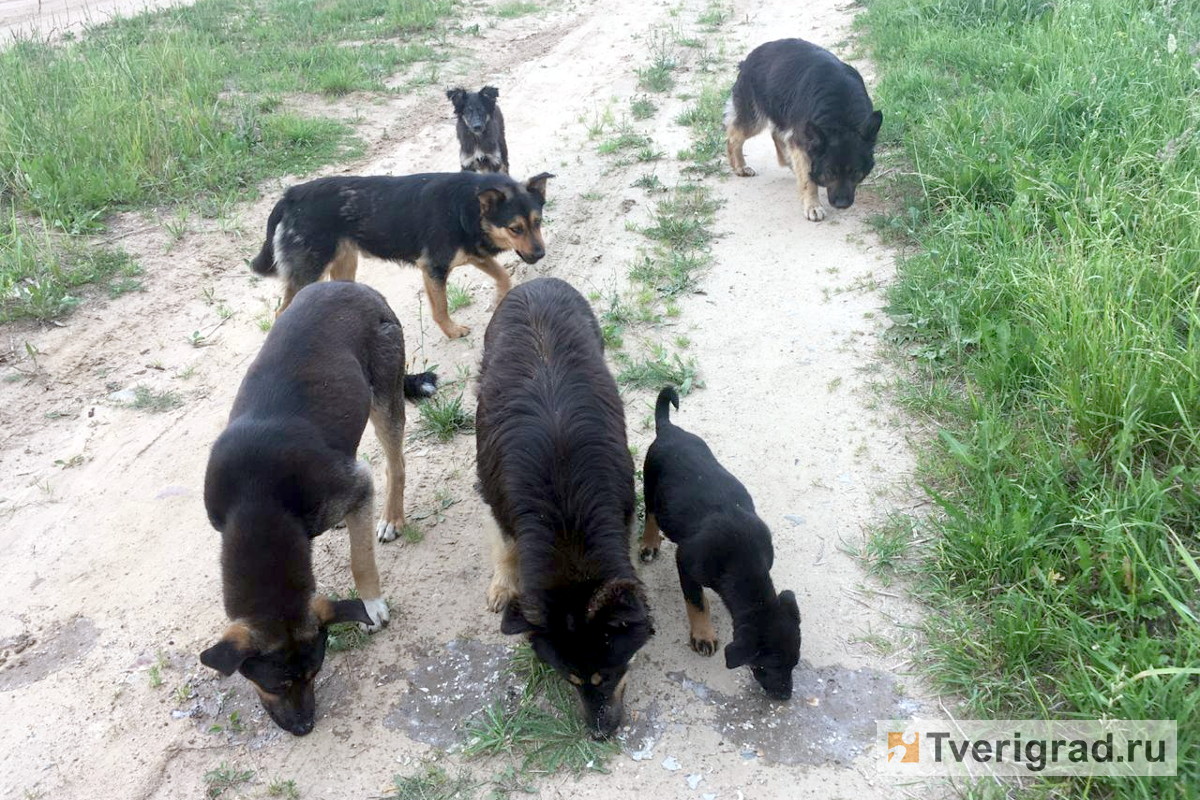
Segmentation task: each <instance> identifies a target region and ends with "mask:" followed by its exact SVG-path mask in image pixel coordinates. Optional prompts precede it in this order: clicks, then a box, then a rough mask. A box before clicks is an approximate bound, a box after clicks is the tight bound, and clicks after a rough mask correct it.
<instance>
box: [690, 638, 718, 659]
mask: <svg viewBox="0 0 1200 800" xmlns="http://www.w3.org/2000/svg"><path fill="white" fill-rule="evenodd" d="M717 644H718V642H717V640H716V639H697V638H696V637H695V636H693V637H692V640H691V645H692V649H693V650H695V651H696V652H697V653H699V654H700V655H702V656H711V655H712V654H713V653H715V652H717Z"/></svg>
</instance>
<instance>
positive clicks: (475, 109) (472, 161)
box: [446, 86, 508, 175]
mask: <svg viewBox="0 0 1200 800" xmlns="http://www.w3.org/2000/svg"><path fill="white" fill-rule="evenodd" d="M499 96H500V90H499V89H497V88H496V87H495V86H485V87H483V88H482V89H480V90H479V91H478V92H468V91H467V90H466V89H462V88H457V87H456V88H454V89H447V90H446V97H449V98H450V102H451V103H453V104H454V116H455V117H456V118H457V119H458V124H457V126H456V130H457V131H458V160H459V162H460V163H461V164H462V168H463V169H465V170H467V171H468V172H503V173H504V174H505V175H507V174H508V142H506V141H504V115H503V114H501V113H500V106H498V105H496V98H497V97H499Z"/></svg>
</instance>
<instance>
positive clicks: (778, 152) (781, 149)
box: [771, 130, 792, 168]
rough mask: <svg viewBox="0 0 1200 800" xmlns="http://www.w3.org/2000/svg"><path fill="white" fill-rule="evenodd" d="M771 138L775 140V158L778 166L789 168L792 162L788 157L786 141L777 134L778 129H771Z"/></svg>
mask: <svg viewBox="0 0 1200 800" xmlns="http://www.w3.org/2000/svg"><path fill="white" fill-rule="evenodd" d="M771 140H772V141H773V142H775V160H776V161H778V162H779V166H781V167H788V168H790V167H791V166H792V162H791V160H790V159H789V158H788V154H787V148H788V145H787V142H786V141H784V139H783V136H781V135H780V134H779V131H777V130H772V131H771Z"/></svg>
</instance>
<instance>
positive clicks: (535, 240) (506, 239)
mask: <svg viewBox="0 0 1200 800" xmlns="http://www.w3.org/2000/svg"><path fill="white" fill-rule="evenodd" d="M517 219H518V220H519V221H520V224H521V226H522V233H521V235H519V236H518V235H517V234H515V233H513V232H512V231H510V230H509V229H508V228H504V227H500V226H497V225H493V224H492V223H490V222H488V221H487V220H483V235H484V236H486V237H487V238H488V239H489V240H490V241H491V243H492V246H493V247H499V248H500V249H501V250H515V251H516V252H517V254H518V255H523V254H526V253H533V252H534V251H536V250H537V249H538V248H541V249H542V250H543V251H545V249H546V244H545V242H544V241H543V240H542V234H541V229H540V228H537V227H534V226H533V225H530V224H529V222H530V221H529V220H528V219H526V218H525V217H518V218H517Z"/></svg>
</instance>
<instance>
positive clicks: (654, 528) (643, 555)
mask: <svg viewBox="0 0 1200 800" xmlns="http://www.w3.org/2000/svg"><path fill="white" fill-rule="evenodd" d="M662 538H663V537H662V531H660V530H659V529H658V518H657V517H655V516H654V515H653V514H649V513H647V514H646V527H645V528H643V529H642V550H641V552H640V553H638V558H640V559H641V560H642V561H645V562H646V563H650V562H651V561H653V560H654V559H656V558H658V548H659V547H661V546H662Z"/></svg>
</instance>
